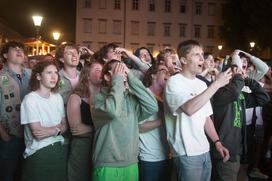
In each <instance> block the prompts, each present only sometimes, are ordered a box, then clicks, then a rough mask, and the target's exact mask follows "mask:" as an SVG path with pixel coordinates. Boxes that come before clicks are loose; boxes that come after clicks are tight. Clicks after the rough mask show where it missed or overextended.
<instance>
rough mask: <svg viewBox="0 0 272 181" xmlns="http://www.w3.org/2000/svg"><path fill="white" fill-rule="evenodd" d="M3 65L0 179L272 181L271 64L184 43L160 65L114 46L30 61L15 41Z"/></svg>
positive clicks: (60, 51)
mask: <svg viewBox="0 0 272 181" xmlns="http://www.w3.org/2000/svg"><path fill="white" fill-rule="evenodd" d="M1 60H2V63H3V67H2V69H1V71H0V181H17V180H18V181H19V180H22V181H43V180H45V181H47V180H50V181H55V180H56V181H67V180H68V181H87V180H88V181H90V180H93V181H138V180H140V181H167V180H169V181H174V180H178V181H210V180H212V181H221V180H222V181H230V180H233V181H235V180H237V179H238V177H239V179H240V180H241V179H242V180H245V178H246V177H247V175H248V176H250V177H253V178H261V179H268V177H269V176H268V175H266V174H265V171H266V170H265V169H267V168H269V167H272V164H271V148H272V137H271V135H272V134H271V133H272V114H271V110H272V102H271V100H270V97H271V95H272V71H271V63H270V64H269V62H268V63H267V62H264V61H262V60H261V59H259V58H257V57H255V56H253V55H251V54H250V53H247V52H245V51H242V50H234V51H233V52H232V53H231V54H230V55H227V56H226V57H225V58H224V59H218V58H214V57H213V55H212V54H211V53H209V52H205V53H204V50H203V47H202V45H201V44H200V43H199V42H197V41H195V40H186V41H183V42H181V43H180V44H179V45H178V47H177V49H174V48H171V47H166V48H164V49H162V50H160V52H159V54H158V55H157V57H153V56H152V54H151V52H150V51H149V49H148V48H146V47H140V48H138V49H137V50H136V51H135V52H134V53H132V52H130V51H128V50H127V49H125V48H122V47H118V46H117V45H116V44H114V43H110V44H107V45H105V46H103V47H102V48H101V49H100V50H98V51H96V52H93V51H91V50H89V49H88V48H87V47H82V46H77V45H75V44H73V43H66V44H61V45H59V46H58V48H57V49H56V52H55V54H54V55H50V54H48V55H46V56H32V57H27V56H26V55H25V52H24V45H23V44H22V43H21V42H17V41H10V42H7V43H6V44H5V45H4V46H3V47H2V50H1ZM269 154H270V155H269ZM267 158H270V160H269V159H267ZM243 173H246V175H243Z"/></svg>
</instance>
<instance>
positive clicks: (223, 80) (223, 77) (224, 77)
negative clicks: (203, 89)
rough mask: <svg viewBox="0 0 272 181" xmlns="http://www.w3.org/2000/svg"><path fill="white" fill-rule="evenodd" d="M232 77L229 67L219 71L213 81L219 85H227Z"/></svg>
mask: <svg viewBox="0 0 272 181" xmlns="http://www.w3.org/2000/svg"><path fill="white" fill-rule="evenodd" d="M231 78H232V71H231V68H229V69H227V70H226V71H225V72H221V73H219V74H218V75H217V76H216V80H215V82H217V83H218V85H219V87H224V86H225V85H227V84H228V83H229V81H230V79H231Z"/></svg>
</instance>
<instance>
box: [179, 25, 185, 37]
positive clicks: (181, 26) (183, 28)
mask: <svg viewBox="0 0 272 181" xmlns="http://www.w3.org/2000/svg"><path fill="white" fill-rule="evenodd" d="M179 36H180V37H186V24H179Z"/></svg>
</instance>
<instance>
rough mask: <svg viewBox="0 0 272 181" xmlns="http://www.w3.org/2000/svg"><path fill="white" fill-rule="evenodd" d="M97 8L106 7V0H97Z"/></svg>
mask: <svg viewBox="0 0 272 181" xmlns="http://www.w3.org/2000/svg"><path fill="white" fill-rule="evenodd" d="M98 2H99V9H106V8H107V3H106V0H99V1H98Z"/></svg>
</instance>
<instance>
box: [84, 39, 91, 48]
mask: <svg viewBox="0 0 272 181" xmlns="http://www.w3.org/2000/svg"><path fill="white" fill-rule="evenodd" d="M82 44H83V45H84V46H86V47H87V48H89V49H92V42H91V41H83V42H82Z"/></svg>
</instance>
